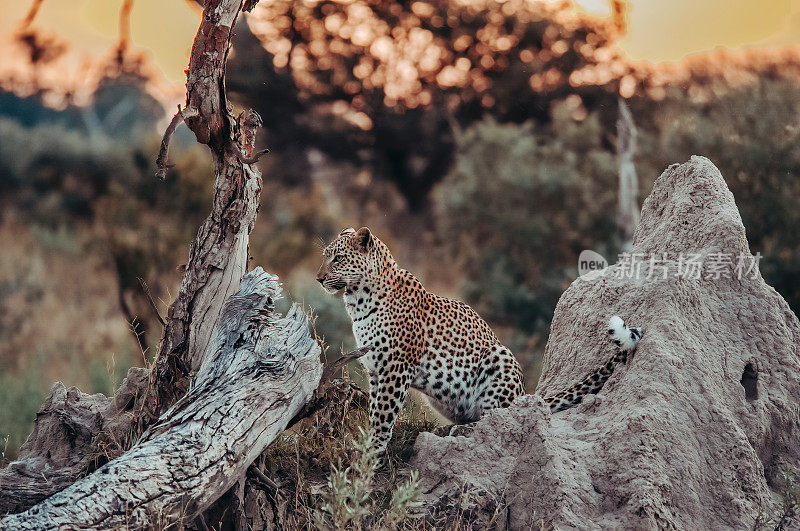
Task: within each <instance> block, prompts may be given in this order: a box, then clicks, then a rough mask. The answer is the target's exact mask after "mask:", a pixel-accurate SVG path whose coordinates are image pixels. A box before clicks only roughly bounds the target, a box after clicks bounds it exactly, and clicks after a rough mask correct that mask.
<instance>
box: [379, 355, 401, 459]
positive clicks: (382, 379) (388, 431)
mask: <svg viewBox="0 0 800 531" xmlns="http://www.w3.org/2000/svg"><path fill="white" fill-rule="evenodd" d="M410 382H411V369H410V366H409V365H407V364H406V363H404V362H401V361H396V360H390V361H389V362H388V363H387V364H386V365H385V366H383V367H382V368H381V367H378V368H377V370H376V371H375V372H374V373H373V374H371V375H370V386H369V423H370V427H371V428H372V429H373V431H374V432H375V446H376V449H377V452H378V456H379V457H383V456H384V454H385V453H386V446H387V445H388V444H389V441H390V440H391V438H392V429H393V428H394V423H395V421H396V420H397V415H398V414H399V413H400V408H402V407H403V402H404V401H405V399H406V393H407V392H408V386H409V384H410Z"/></svg>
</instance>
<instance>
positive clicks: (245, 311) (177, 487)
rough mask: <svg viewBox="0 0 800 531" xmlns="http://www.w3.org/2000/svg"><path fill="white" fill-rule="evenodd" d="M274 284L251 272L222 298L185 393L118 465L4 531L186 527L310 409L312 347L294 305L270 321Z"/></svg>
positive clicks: (10, 519) (315, 358)
mask: <svg viewBox="0 0 800 531" xmlns="http://www.w3.org/2000/svg"><path fill="white" fill-rule="evenodd" d="M279 295H280V286H279V284H278V281H277V277H275V276H272V275H269V274H267V273H265V272H264V271H263V270H262V269H261V268H256V269H255V270H253V271H251V272H250V273H248V274H247V275H245V277H244V278H243V279H242V282H241V286H240V288H239V291H238V293H236V294H235V295H234V296H232V297H230V298H228V300H227V301H226V302H225V305H224V307H223V309H222V315H221V317H220V319H219V321H218V323H217V326H216V327H215V328H214V332H213V335H212V338H211V341H210V343H209V345H208V348H207V351H206V355H205V356H204V358H203V361H202V364H201V366H200V368H199V370H198V372H197V375H196V377H195V378H194V380H193V381H192V384H191V386H190V388H189V391H188V392H187V393H186V395H184V396H183V397H182V398H181V399H180V400H178V402H176V403H175V404H174V405H173V406H172V407H171V408H170V409H169V410H168V411H167V412H166V413H165V414H164V415H163V416H162V417H161V418H160V419H159V420H158V422H157V423H155V424H154V425H152V426H151V427H150V428H149V429H148V430H147V431H146V432H145V433H144V434H143V435H142V437H141V438H140V439H139V440H138V441H137V442H136V444H135V445H134V446H133V447H132V448H131V449H130V450H129V451H128V452H126V453H125V454H123V455H122V456H121V457H119V458H117V459H115V460H113V461H111V462H109V463H107V464H105V465H104V466H102V467H101V468H99V469H98V470H97V471H96V472H94V473H93V474H91V475H89V476H87V477H86V478H84V479H81V480H79V481H77V482H76V483H74V484H72V485H71V486H70V487H68V488H66V489H64V490H62V491H61V492H59V493H57V494H55V495H53V496H52V497H50V498H48V499H47V500H45V501H44V502H42V503H40V504H39V505H36V506H35V507H33V508H31V509H29V510H28V511H26V512H24V513H20V514H16V515H10V516H7V517H5V518H4V519H3V520H2V522H0V527H2V528H4V529H56V528H70V529H71V528H82V527H88V528H92V529H109V528H119V527H126V526H127V527H132V528H144V527H152V526H156V525H167V524H171V523H180V522H184V523H189V522H191V520H192V519H193V518H194V517H195V516H196V515H198V514H199V513H201V512H202V511H203V510H204V509H205V508H207V507H208V506H209V505H210V504H212V503H213V502H214V501H215V500H216V499H217V498H219V497H220V496H221V495H222V494H223V493H225V492H226V491H227V490H228V489H229V488H230V487H231V486H233V485H234V484H235V483H236V482H237V481H238V480H239V479H241V478H243V477H244V476H245V473H246V470H247V467H248V466H249V465H250V464H251V463H252V462H253V461H254V460H255V459H256V457H258V455H259V454H260V453H261V452H262V451H263V450H264V448H265V447H266V446H267V445H268V444H269V443H270V442H272V440H273V439H274V438H275V437H276V436H277V435H279V434H280V433H281V432H283V430H284V429H285V427H286V424H287V423H288V422H289V420H290V419H292V418H293V417H294V415H296V414H297V412H298V411H300V409H301V408H302V407H303V405H304V404H305V403H306V402H307V401H308V400H309V398H310V397H311V395H312V393H313V392H314V390H315V389H316V388H317V385H318V383H319V381H320V377H321V375H322V364H321V362H320V347H319V345H318V344H317V343H316V341H314V339H313V338H312V337H311V335H310V333H309V327H308V322H307V319H306V316H305V314H303V312H302V311H301V310H300V308H299V307H298V306H297V305H294V306H292V308H291V309H290V311H289V312H288V314H287V315H286V316H285V317H282V318H281V317H280V316H277V315H276V314H275V313H274V307H273V303H274V301H275V299H276V298H277V297H278V296H279Z"/></svg>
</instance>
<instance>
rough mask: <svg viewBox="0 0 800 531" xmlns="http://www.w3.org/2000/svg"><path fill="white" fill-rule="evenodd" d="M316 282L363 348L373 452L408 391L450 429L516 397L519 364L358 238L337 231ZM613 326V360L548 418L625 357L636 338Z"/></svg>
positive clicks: (558, 400) (472, 318) (368, 236)
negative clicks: (340, 305) (342, 311)
mask: <svg viewBox="0 0 800 531" xmlns="http://www.w3.org/2000/svg"><path fill="white" fill-rule="evenodd" d="M317 281H319V282H320V283H321V284H322V286H323V288H324V289H325V290H326V291H328V292H329V293H332V294H337V293H342V294H343V298H344V302H345V307H346V310H347V313H348V315H349V316H350V318H351V320H352V322H353V335H354V336H355V338H356V342H357V344H358V346H359V347H363V346H372V347H373V348H372V350H371V351H370V352H368V353H367V354H366V355H364V356H363V357H362V358H361V361H362V363H363V365H364V367H365V368H366V370H367V372H368V373H369V380H370V424H371V425H372V427H373V428H374V429H375V432H376V438H377V445H378V449H379V451H381V452H382V451H383V450H384V449H385V448H386V445H387V443H388V442H389V440H390V439H391V436H392V428H393V426H394V422H395V419H396V418H397V415H398V413H399V412H400V408H401V407H402V405H403V401H404V400H405V397H406V393H407V391H408V388H409V387H412V388H415V389H418V390H420V391H422V392H423V393H424V394H425V395H427V396H428V397H429V399H430V402H431V404H432V405H433V406H434V407H435V408H436V409H437V410H438V411H439V412H440V413H441V414H442V415H444V416H445V417H447V418H449V419H450V420H452V421H453V422H455V423H459V424H461V423H466V422H473V421H476V420H478V419H479V418H480V417H481V416H482V415H483V414H484V413H485V412H486V411H488V410H489V409H493V408H497V407H507V406H509V405H510V404H511V402H512V401H513V400H514V399H515V398H516V397H518V396H520V395H522V394H524V392H525V390H524V387H523V381H522V369H521V368H520V366H519V363H518V362H517V360H516V359H515V358H514V355H513V354H512V353H511V351H510V350H509V349H508V348H506V347H505V346H503V345H502V344H501V343H500V341H499V340H498V339H497V336H495V334H494V332H492V329H491V328H489V325H488V324H486V322H485V321H484V320H483V319H481V318H480V316H478V314H477V313H475V311H474V310H473V309H472V308H470V307H469V306H468V305H466V304H464V303H463V302H460V301H456V300H451V299H446V298H444V297H439V296H437V295H434V294H433V293H430V292H428V291H427V290H426V289H425V288H424V287H423V286H422V284H421V283H420V281H419V280H417V278H416V277H414V275H412V274H411V273H409V272H408V271H406V270H404V269H401V268H400V267H398V265H397V263H396V262H395V260H394V258H393V257H392V255H391V253H390V252H389V248H388V247H387V246H386V245H385V244H384V243H383V242H382V241H380V240H379V239H378V238H377V237H375V236H374V235H373V234H372V233H371V232H370V230H369V229H368V228H366V227H362V228H361V229H359V230H358V231H356V230H354V229H345V230H343V231H342V232H341V234H339V237H338V238H336V239H335V240H334V241H333V242H332V243H331V244H330V245H328V246H327V247H326V248H325V250H324V251H323V261H322V265H321V266H320V268H319V272H318V273H317ZM615 319H618V320H619V322H617V321H614V319H612V321H613V324H610V331H611V333H612V337H613V339H614V340H615V341H616V342H617V344H618V345H619V346H620V347H621V348H620V351H619V353H618V354H617V355H616V356H615V357H614V358H613V359H612V360H611V361H609V362H608V363H607V364H606V365H604V366H603V367H601V368H600V369H598V370H597V371H595V373H593V374H592V375H589V376H588V377H587V378H586V379H585V380H584V381H583V382H581V383H580V384H578V385H576V386H574V387H573V388H571V389H569V390H567V391H564V392H563V393H560V394H558V395H556V396H554V397H549V398H546V399H545V400H546V401H547V402H548V403H549V404H550V405H551V408H552V410H553V411H558V410H560V409H563V408H565V407H568V406H569V405H572V404H575V403H578V402H580V401H581V400H582V399H583V396H585V394H587V393H596V392H597V391H598V390H599V389H600V387H602V385H603V384H604V383H605V381H606V380H607V379H608V377H609V376H610V375H611V373H612V372H613V370H614V367H615V366H616V364H617V363H619V362H620V361H622V362H624V360H625V359H626V357H627V353H628V352H629V351H630V350H632V349H633V348H635V345H636V342H637V341H638V338H639V337H640V336H641V331H639V330H638V329H633V330H628V329H627V328H625V326H624V323H622V320H621V319H619V318H615ZM628 332H630V334H628V335H627V336H626V334H627V333H628ZM634 332H635V334H636V337H635V339H634ZM626 338H627V339H626Z"/></svg>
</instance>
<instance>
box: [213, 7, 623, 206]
mask: <svg viewBox="0 0 800 531" xmlns="http://www.w3.org/2000/svg"><path fill="white" fill-rule="evenodd" d="M248 20H249V22H250V26H251V27H252V28H253V31H254V33H255V34H256V35H257V36H258V37H259V39H261V41H262V42H263V46H264V48H265V49H266V51H267V54H264V53H258V54H257V56H258V59H253V57H254V56H256V53H257V52H258V50H257V49H256V47H255V45H254V41H253V39H252V38H251V37H249V36H248V35H247V32H246V31H245V30H244V29H242V31H239V32H238V33H239V37H238V38H237V39H236V40H235V41H234V49H235V50H242V52H243V53H241V54H237V55H235V56H234V58H233V59H232V61H231V64H230V67H229V70H228V79H229V84H230V85H231V87H232V88H234V90H236V91H237V93H238V94H239V95H240V97H241V99H242V101H244V102H245V103H246V104H247V105H252V106H255V107H256V108H257V110H258V111H259V112H260V113H261V114H262V115H264V116H267V117H272V116H274V117H275V118H276V119H280V118H281V117H282V113H284V114H283V117H285V113H294V112H296V113H297V114H296V115H294V116H293V118H294V119H293V120H289V119H287V120H283V121H282V123H286V124H291V125H292V126H297V125H299V124H300V125H302V127H300V130H302V131H303V133H304V134H305V135H307V136H306V142H305V143H306V144H311V145H314V146H316V147H318V148H320V149H322V150H323V151H325V152H327V153H329V154H331V155H333V156H345V157H351V158H352V157H360V158H361V160H362V162H363V163H365V164H368V165H370V166H372V167H373V168H374V170H375V171H376V172H377V174H378V175H380V176H383V177H385V178H388V179H391V180H392V181H393V182H395V183H396V185H397V186H398V188H399V189H400V190H401V192H402V193H403V195H404V196H405V197H406V199H407V201H408V204H409V207H410V208H411V209H412V210H419V209H421V208H422V207H423V206H424V205H425V202H426V199H427V195H428V192H429V191H430V189H431V188H432V187H433V186H434V184H435V183H436V182H437V181H438V180H440V179H441V178H442V177H443V176H444V174H445V173H446V172H447V170H448V168H449V166H450V164H451V159H452V154H453V147H454V145H453V138H452V134H451V123H452V122H456V123H459V124H460V125H461V126H466V125H468V124H470V123H472V122H473V121H475V120H479V119H481V117H482V116H484V115H485V114H487V113H488V114H491V115H493V116H495V117H496V118H498V119H499V120H500V121H508V120H510V121H515V122H522V121H525V120H528V119H531V118H534V119H537V120H539V121H540V122H547V121H548V120H549V107H550V102H551V101H554V100H557V99H561V98H563V97H564V96H566V94H568V93H570V92H572V91H573V88H571V85H576V86H577V85H586V86H587V87H588V86H593V87H594V86H598V85H607V84H610V85H611V92H612V93H613V92H614V84H615V81H616V80H617V79H618V78H619V77H620V76H621V75H622V74H623V73H625V72H627V71H628V69H629V66H628V65H627V62H626V61H624V60H623V58H622V56H621V54H620V52H619V51H618V50H617V49H616V48H615V47H614V43H615V41H616V38H617V37H618V35H619V31H620V30H619V27H618V26H619V24H618V23H611V22H607V21H602V20H598V19H596V18H591V17H588V16H584V15H580V14H577V13H576V12H575V11H574V10H572V9H571V5H570V4H569V3H568V2H558V3H546V2H536V3H531V2H525V1H523V0H512V1H509V2H494V1H476V2H468V3H462V2H451V1H441V0H440V1H434V2H430V3H426V2H422V1H416V2H410V3H407V2H392V1H387V2H378V3H375V2H366V1H361V0H358V1H355V2H351V1H347V2H345V1H321V2H300V3H298V2H291V1H288V0H281V1H277V2H270V3H268V4H263V5H259V7H258V8H257V9H256V11H255V12H254V14H253V15H252V16H251V17H250V18H249V19H248ZM254 52H256V53H254ZM238 61H242V62H241V63H238ZM577 79H580V80H581V81H580V82H577V81H576V80H577ZM248 87H253V92H252V93H251V94H250V93H249V90H248ZM269 91H271V94H272V95H274V93H275V92H277V93H279V96H278V97H277V98H274V97H272V98H267V97H264V96H265V95H266V93H267V92H269ZM596 92H597V90H596V89H593V90H588V91H586V96H587V102H589V103H592V104H593V103H595V102H598V101H599V100H603V101H605V96H601V97H600V98H599V99H598V97H597V95H592V94H594V93H596ZM601 92H602V93H605V92H607V91H606V89H603V91H601ZM282 104H286V105H282ZM319 115H327V116H328V117H329V119H328V120H320V119H319V118H320V116H319ZM268 123H269V120H268ZM276 125H278V126H279V127H280V125H279V123H276ZM331 126H333V127H331ZM331 133H335V134H333V135H332V134H331ZM282 137H283V138H285V139H286V140H282ZM294 138H296V137H295V135H292V134H291V133H289V134H284V132H281V133H277V132H276V133H275V138H271V139H270V142H276V143H281V142H284V143H285V142H289V141H292V140H293V139H294ZM331 139H335V141H334V142H332V141H331Z"/></svg>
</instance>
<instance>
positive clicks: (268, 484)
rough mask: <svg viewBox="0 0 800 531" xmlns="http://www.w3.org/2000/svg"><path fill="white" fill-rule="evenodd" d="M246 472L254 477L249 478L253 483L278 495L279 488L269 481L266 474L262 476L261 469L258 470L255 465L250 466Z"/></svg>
mask: <svg viewBox="0 0 800 531" xmlns="http://www.w3.org/2000/svg"><path fill="white" fill-rule="evenodd" d="M248 472H250V473H251V474H252V476H255V477H252V478H251V479H253V481H255V482H256V483H259V484H260V485H261V486H262V487H266V488H268V489H270V490H272V491H274V492H275V494H276V495H279V494H280V487H278V484H277V483H275V482H274V481H273V480H271V479H270V478H269V477H268V476H267V475H266V474H264V473H263V472H262V471H261V469H260V468H258V466H256V464H255V463H253V464H252V465H250V468H249V469H248Z"/></svg>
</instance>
